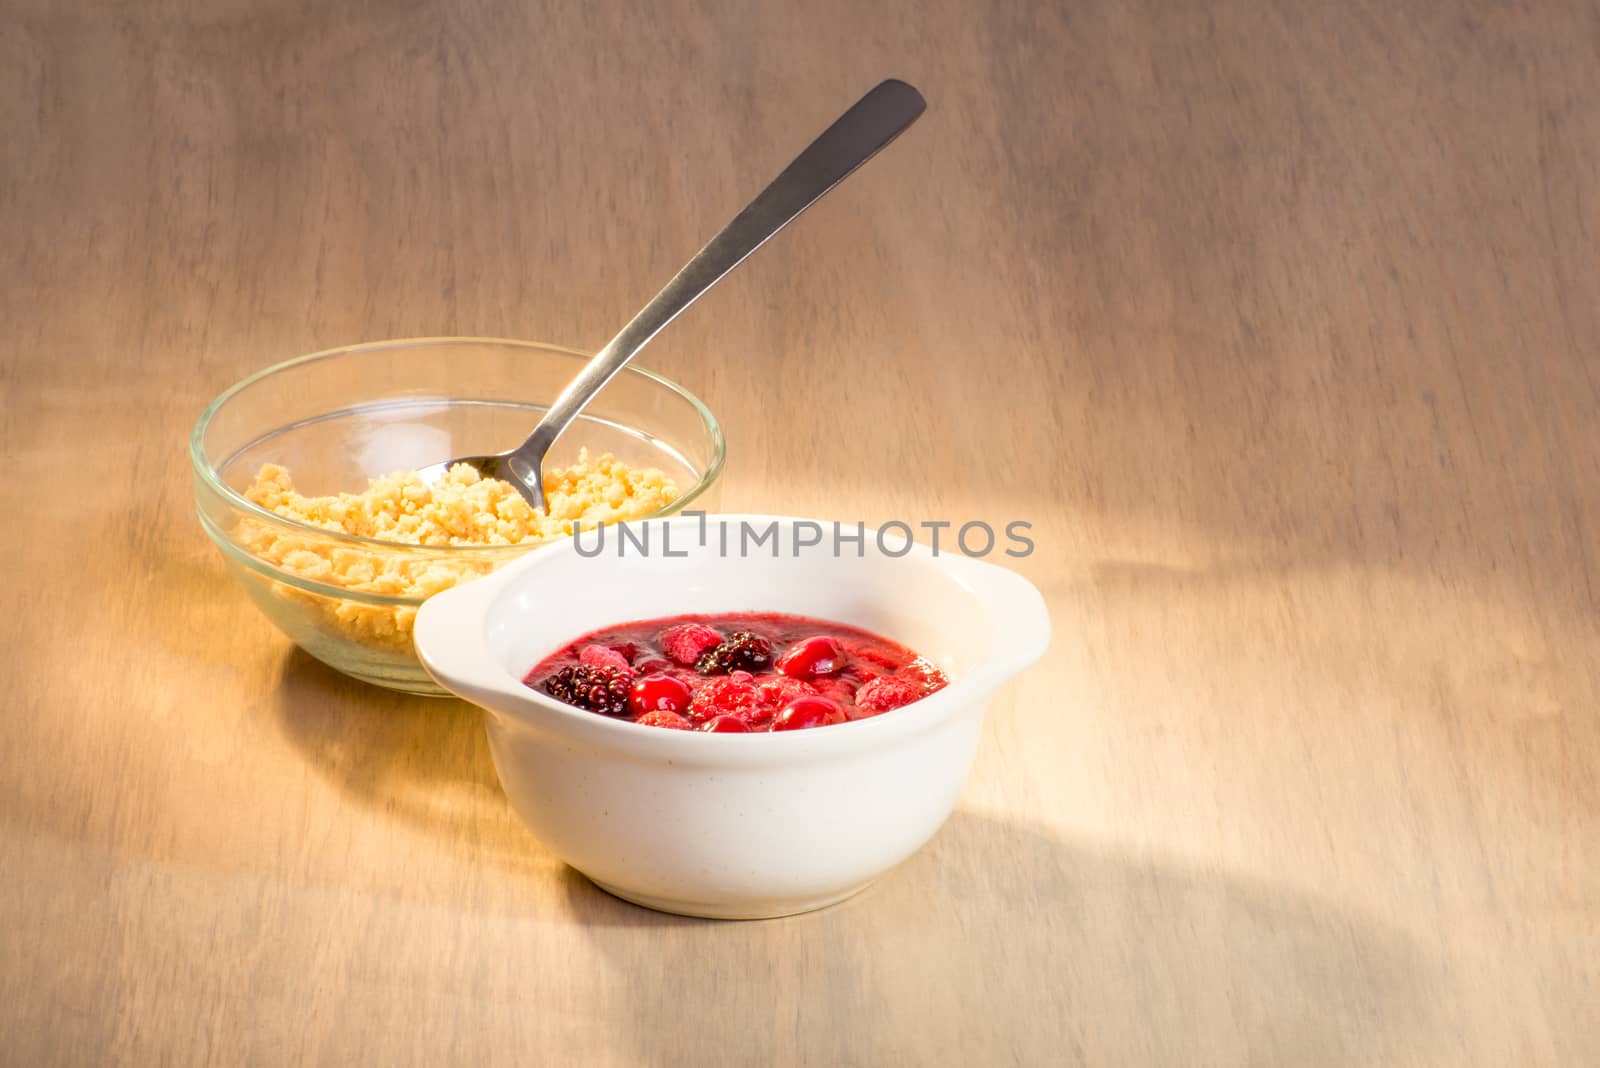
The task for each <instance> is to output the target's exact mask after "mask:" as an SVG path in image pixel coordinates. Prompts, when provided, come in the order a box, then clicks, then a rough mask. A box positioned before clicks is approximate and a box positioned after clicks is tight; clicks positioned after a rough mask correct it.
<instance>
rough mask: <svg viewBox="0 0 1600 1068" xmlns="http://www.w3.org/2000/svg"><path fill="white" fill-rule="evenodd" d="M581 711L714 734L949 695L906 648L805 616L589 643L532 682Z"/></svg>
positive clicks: (661, 626)
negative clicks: (941, 692)
mask: <svg viewBox="0 0 1600 1068" xmlns="http://www.w3.org/2000/svg"><path fill="white" fill-rule="evenodd" d="M523 681H524V682H526V683H527V684H528V685H529V686H531V687H533V688H534V689H536V690H542V691H543V692H545V693H547V694H549V695H550V696H551V697H554V698H555V699H556V700H558V701H563V702H565V703H566V704H569V705H572V706H574V707H576V708H582V709H587V710H588V711H590V712H598V713H600V714H601V715H605V716H612V717H614V718H617V719H628V720H632V721H633V722H635V723H643V724H644V725H645V726H648V727H666V728H669V729H672V730H701V731H708V732H711V733H715V734H747V733H749V732H752V731H791V730H801V729H804V728H807V727H825V726H827V725H829V724H832V723H845V722H848V721H849V720H853V719H865V718H866V717H868V716H876V715H878V714H879V713H882V712H888V711H889V710H891V709H895V708H899V707H901V706H902V705H908V704H910V703H911V702H913V701H916V700H919V699H920V698H923V697H926V696H928V694H930V693H933V692H934V691H935V690H938V689H941V688H943V686H944V685H945V682H946V679H945V676H944V672H942V671H940V670H939V669H938V668H936V667H934V666H933V665H932V664H931V663H929V662H928V661H927V660H924V659H923V658H922V657H920V656H918V655H917V654H916V653H913V652H912V651H911V650H909V649H907V648H905V647H904V646H900V645H896V644H895V643H894V642H891V641H889V640H888V639H886V638H880V637H878V636H877V635H875V634H869V633H867V632H866V631H864V630H857V629H856V628H855V627H847V626H845V625H844V624H842V623H824V622H821V621H820V620H815V619H804V618H802V617H800V616H784V615H772V614H754V613H751V614H741V615H724V616H676V617H673V618H671V619H652V620H646V621H644V622H641V623H628V624H624V625H623V626H620V627H613V628H611V629H609V630H602V631H596V632H595V633H593V634H586V635H584V636H583V637H581V638H579V639H578V640H577V641H575V642H573V643H572V644H571V645H569V646H567V647H566V648H565V649H562V650H561V651H560V652H557V653H555V654H554V655H552V656H549V657H546V658H545V659H544V660H543V661H541V662H540V663H539V665H538V666H537V667H535V668H534V669H533V670H532V671H530V672H529V673H528V676H527V678H526V679H524V680H523Z"/></svg>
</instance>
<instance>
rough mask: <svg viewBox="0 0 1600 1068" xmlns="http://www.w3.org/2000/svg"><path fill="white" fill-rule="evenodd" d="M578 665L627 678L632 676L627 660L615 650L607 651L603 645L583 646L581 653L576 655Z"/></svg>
mask: <svg viewBox="0 0 1600 1068" xmlns="http://www.w3.org/2000/svg"><path fill="white" fill-rule="evenodd" d="M578 663H580V664H587V665H589V666H590V667H593V668H604V669H606V670H608V671H615V672H617V673H618V674H619V675H624V676H627V677H629V678H631V677H632V676H633V667H632V666H631V665H629V663H628V658H627V657H625V656H623V655H622V654H621V653H619V652H617V651H616V650H615V649H608V648H606V647H605V646H603V645H585V646H584V647H583V651H582V652H580V653H579V654H578Z"/></svg>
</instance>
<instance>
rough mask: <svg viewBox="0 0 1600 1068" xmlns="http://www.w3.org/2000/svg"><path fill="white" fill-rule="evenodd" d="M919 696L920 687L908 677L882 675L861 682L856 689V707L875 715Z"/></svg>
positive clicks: (920, 692) (920, 694)
mask: <svg viewBox="0 0 1600 1068" xmlns="http://www.w3.org/2000/svg"><path fill="white" fill-rule="evenodd" d="M921 696H922V687H921V686H918V685H917V684H916V683H915V682H912V681H911V680H910V679H902V678H899V677H897V676H894V675H884V676H882V677H880V678H876V679H873V680H872V681H870V682H867V683H865V684H863V685H862V687H861V689H859V690H857V691H856V707H857V708H859V709H861V710H862V711H863V712H867V713H869V714H871V715H877V714H878V713H879V712H887V711H889V710H890V709H891V708H899V707H900V706H902V705H909V704H910V703H911V702H912V701H915V700H916V699H917V698H919V697H921Z"/></svg>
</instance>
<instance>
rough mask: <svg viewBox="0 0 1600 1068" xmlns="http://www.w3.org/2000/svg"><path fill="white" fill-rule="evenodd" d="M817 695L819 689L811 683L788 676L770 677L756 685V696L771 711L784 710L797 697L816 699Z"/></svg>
mask: <svg viewBox="0 0 1600 1068" xmlns="http://www.w3.org/2000/svg"><path fill="white" fill-rule="evenodd" d="M817 693H818V691H817V688H816V687H815V686H813V685H811V684H810V683H809V682H801V681H800V680H799V679H791V678H789V676H787V675H768V676H767V677H766V678H764V679H762V680H761V681H760V682H759V683H757V684H756V696H757V697H759V698H760V699H761V703H762V704H763V705H766V706H767V707H768V708H771V709H779V708H782V707H783V706H784V705H786V704H788V703H789V702H790V701H793V700H794V699H795V698H796V697H815V696H817Z"/></svg>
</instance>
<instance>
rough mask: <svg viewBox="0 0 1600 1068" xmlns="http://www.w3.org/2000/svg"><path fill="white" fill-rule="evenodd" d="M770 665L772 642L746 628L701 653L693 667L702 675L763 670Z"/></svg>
mask: <svg viewBox="0 0 1600 1068" xmlns="http://www.w3.org/2000/svg"><path fill="white" fill-rule="evenodd" d="M771 666H772V643H771V642H769V641H767V639H765V638H763V637H762V636H761V635H759V634H752V633H751V632H750V631H748V630H736V631H734V632H733V633H732V634H730V635H728V637H727V639H726V640H725V641H724V642H723V643H722V644H721V645H719V646H717V647H716V648H715V649H712V650H709V651H708V652H705V653H702V654H701V655H700V659H699V660H697V661H695V665H694V669H695V670H696V671H698V672H700V674H702V675H726V674H727V673H728V672H730V671H736V670H743V671H765V670H767V669H768V668H770V667H771Z"/></svg>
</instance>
